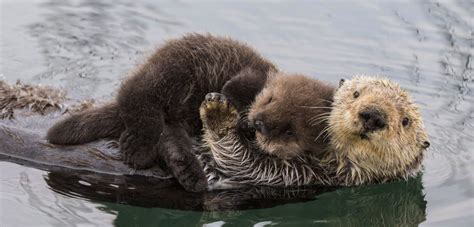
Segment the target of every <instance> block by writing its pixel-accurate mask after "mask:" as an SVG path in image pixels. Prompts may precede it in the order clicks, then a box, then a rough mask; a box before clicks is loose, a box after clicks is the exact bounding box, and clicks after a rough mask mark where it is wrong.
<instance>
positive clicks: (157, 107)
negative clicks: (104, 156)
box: [47, 34, 275, 191]
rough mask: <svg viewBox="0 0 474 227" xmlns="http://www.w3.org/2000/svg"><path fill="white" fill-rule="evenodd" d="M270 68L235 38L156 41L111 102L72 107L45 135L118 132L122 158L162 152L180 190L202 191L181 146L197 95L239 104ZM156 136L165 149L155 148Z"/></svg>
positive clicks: (186, 147) (70, 137) (62, 138)
mask: <svg viewBox="0 0 474 227" xmlns="http://www.w3.org/2000/svg"><path fill="white" fill-rule="evenodd" d="M274 70H275V66H273V64H272V63H270V62H268V61H267V60H265V59H263V58H262V57H261V56H260V55H259V54H257V53H256V52H255V51H253V50H252V49H251V48H249V47H248V46H246V45H244V44H241V43H239V42H236V41H233V40H231V39H227V38H220V37H214V36H210V35H199V34H190V35H186V36H184V37H183V38H180V39H176V40H171V41H169V42H167V43H166V44H165V45H164V46H162V47H161V48H159V49H158V50H157V51H156V52H155V54H154V55H153V56H152V57H151V58H150V59H149V60H148V62H147V63H146V64H145V65H143V66H142V67H141V68H139V70H138V71H137V72H136V73H135V74H134V75H133V76H132V77H131V78H129V79H128V80H127V81H125V82H124V83H123V84H122V87H121V88H120V90H119V93H118V96H117V100H116V103H114V104H111V105H108V106H105V107H102V108H99V109H96V110H92V111H88V112H84V113H83V114H79V115H72V116H71V117H69V118H67V119H65V120H63V121H61V122H59V123H57V124H56V125H55V126H53V127H52V128H51V129H50V130H49V132H48V136H47V138H48V140H49V141H51V142H52V143H56V144H79V143H87V142H90V141H93V140H96V139H100V138H105V137H116V136H117V135H118V134H121V136H120V146H121V150H122V151H123V152H124V156H125V162H126V163H127V164H129V165H131V166H134V167H135V168H139V169H141V168H148V167H150V166H152V165H154V164H155V163H156V161H157V160H158V158H159V157H160V156H162V155H161V154H160V152H164V153H166V155H165V156H166V157H167V158H164V161H165V162H166V163H165V164H166V165H167V166H168V167H169V168H170V169H171V172H172V173H173V174H174V175H175V177H176V178H177V179H178V181H179V182H180V183H181V184H182V185H183V186H184V187H185V188H186V189H187V190H190V191H203V190H205V189H206V183H205V182H206V180H205V177H204V173H203V171H202V168H201V166H200V165H199V164H198V162H197V161H196V159H195V157H194V156H192V155H189V154H191V153H190V149H191V148H190V144H191V137H192V136H195V135H198V134H200V133H201V129H202V125H201V121H200V119H199V113H198V109H199V105H200V104H201V102H202V100H204V96H205V95H206V94H207V93H209V92H219V91H220V92H223V93H224V94H226V95H228V97H229V98H230V99H231V100H233V99H234V98H235V103H236V105H237V106H239V108H241V109H244V108H245V107H246V106H247V105H248V104H250V103H251V101H252V100H253V98H254V97H255V95H256V94H257V93H258V92H259V91H260V90H261V88H262V87H263V84H264V83H265V81H266V77H267V73H268V72H269V71H274ZM251 80H253V81H254V82H252V81H251ZM226 83H227V84H226ZM223 88H224V89H223ZM240 97H244V99H241V98H240ZM103 113H106V114H105V115H104V114H103ZM107 113H109V114H110V115H108V114H107ZM109 117H110V118H109ZM160 138H163V140H161V141H162V142H161V146H163V147H164V148H167V149H162V148H160ZM164 150H166V151H164ZM184 172H186V173H187V174H183V173H184ZM180 174H181V175H180ZM188 178H193V179H197V180H189V179H188Z"/></svg>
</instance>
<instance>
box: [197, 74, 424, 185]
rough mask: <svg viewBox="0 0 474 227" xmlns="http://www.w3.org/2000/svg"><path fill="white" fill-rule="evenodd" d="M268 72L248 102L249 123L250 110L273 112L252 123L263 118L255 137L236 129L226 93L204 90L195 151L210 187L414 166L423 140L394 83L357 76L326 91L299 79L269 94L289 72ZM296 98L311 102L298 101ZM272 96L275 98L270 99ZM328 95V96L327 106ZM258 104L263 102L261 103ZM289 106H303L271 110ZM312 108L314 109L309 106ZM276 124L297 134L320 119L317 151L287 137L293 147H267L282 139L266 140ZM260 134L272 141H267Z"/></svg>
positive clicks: (347, 176) (355, 178)
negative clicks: (200, 137)
mask: <svg viewBox="0 0 474 227" xmlns="http://www.w3.org/2000/svg"><path fill="white" fill-rule="evenodd" d="M270 78H271V77H270ZM275 78H278V79H277V80H273V79H269V81H268V82H267V84H266V86H265V88H264V91H263V92H261V93H260V95H258V96H257V98H256V101H255V103H254V105H253V106H252V107H251V108H250V113H249V118H250V119H251V121H254V122H255V121H259V120H258V119H259V118H258V117H252V116H258V115H261V114H264V115H265V114H267V113H272V115H269V117H266V118H263V119H264V120H263V121H264V122H262V123H257V124H263V126H258V127H267V128H268V129H261V130H257V134H260V136H257V139H256V140H247V139H246V138H242V136H241V135H240V134H239V132H238V127H237V125H238V122H239V112H238V111H236V110H235V108H234V107H233V106H232V102H230V101H228V100H227V98H226V97H225V95H221V94H218V93H211V94H208V95H207V96H206V99H205V100H204V102H203V103H202V104H201V107H200V114H201V118H202V121H203V123H204V129H205V134H204V145H203V147H204V148H206V149H204V150H201V153H198V157H199V159H200V160H201V161H202V162H203V164H204V166H205V171H206V173H207V176H208V180H209V183H210V184H211V188H229V187H241V185H242V184H251V185H269V186H300V185H312V184H319V185H329V186H351V185H361V184H369V183H382V182H387V181H392V180H397V179H406V178H408V177H410V176H415V175H416V174H417V173H418V172H419V170H420V167H421V162H422V159H423V155H424V151H425V150H426V149H427V148H428V147H429V145H430V144H429V142H428V139H427V134H426V131H425V129H424V125H423V122H422V119H421V116H420V113H419V112H418V108H417V107H416V105H415V104H414V103H413V102H412V101H411V99H410V97H409V95H408V93H407V92H406V91H404V90H403V89H401V88H400V87H399V86H398V85H397V84H395V83H394V82H391V81H390V80H387V79H383V78H377V77H367V76H358V77H354V78H353V79H351V80H348V81H345V82H344V81H343V80H342V81H341V83H340V86H339V87H338V88H335V87H333V89H332V92H331V91H329V90H328V91H326V92H321V90H311V89H309V88H311V87H323V88H324V89H329V88H328V87H327V85H325V84H324V85H321V84H320V83H321V82H320V81H317V80H311V79H306V80H305V81H306V84H299V86H296V84H295V86H289V87H291V89H285V90H282V89H277V91H278V92H281V94H278V95H277V96H275V92H274V90H273V89H274V88H276V87H279V84H281V83H282V80H281V78H291V77H289V76H278V77H275ZM310 83H312V85H310ZM308 92H310V93H308ZM303 93H304V94H305V95H302V94H303ZM311 93H313V94H319V95H320V94H323V95H322V96H321V95H320V96H316V95H311ZM330 93H334V95H333V97H332V99H329V97H327V96H325V95H327V94H330ZM274 99H275V100H274ZM278 99H287V100H285V101H282V100H278ZM305 99H306V101H304V100H305ZM315 99H316V100H320V101H316V100H315ZM293 100H298V101H296V102H293ZM300 101H301V103H312V106H310V108H309V109H308V108H301V103H300ZM272 102H275V103H274V104H273V105H272V104H271V103H272ZM318 102H319V104H318ZM327 102H330V104H329V108H328V104H327ZM261 103H266V105H270V106H269V107H268V108H267V107H266V105H261ZM319 107H321V108H319ZM292 110H293V111H294V112H298V111H300V112H305V113H304V114H301V115H294V113H293V114H286V115H276V114H275V111H277V112H278V111H280V112H282V113H283V112H286V111H289V112H288V113H291V111H292ZM314 110H319V111H318V112H315V113H313V112H312V111H314ZM216 116H219V117H216ZM272 116H278V117H272ZM298 117H302V119H297V118H298ZM252 118H253V119H252ZM304 121H307V122H308V124H307V125H306V126H304V125H303V126H301V125H299V127H293V126H291V127H288V126H287V123H285V124H281V122H304ZM254 124H255V123H254ZM275 124H277V125H279V126H278V127H281V128H278V127H277V128H276V129H275V130H276V131H275V133H276V134H277V135H279V136H280V137H281V136H283V135H285V134H286V133H285V132H286V129H287V128H291V129H292V130H293V131H292V133H291V135H299V134H304V133H300V132H299V130H301V132H305V133H306V130H307V129H308V128H311V127H312V124H323V125H326V127H325V128H324V129H323V130H321V131H319V134H318V136H315V137H314V140H319V139H320V138H321V135H323V136H322V137H323V142H324V143H323V145H324V146H323V147H322V148H320V149H321V150H320V151H319V152H305V151H306V150H305V149H300V146H299V145H297V143H295V142H291V143H294V144H295V145H294V147H295V148H296V149H295V150H291V151H285V152H282V151H280V150H278V149H277V150H275V151H274V150H272V149H273V147H277V148H278V146H279V145H278V144H279V143H283V142H282V140H272V138H273V137H272V135H273V134H272V131H271V130H273V128H274V127H273V126H272V125H275ZM318 127H321V125H320V126H318ZM281 129H285V130H281ZM265 130H270V131H269V132H265ZM325 133H326V134H325ZM314 135H315V134H313V136H314ZM305 140H306V139H305ZM267 141H271V142H273V143H275V144H271V143H270V144H267V143H268V142H267ZM292 152H293V154H291V153H292Z"/></svg>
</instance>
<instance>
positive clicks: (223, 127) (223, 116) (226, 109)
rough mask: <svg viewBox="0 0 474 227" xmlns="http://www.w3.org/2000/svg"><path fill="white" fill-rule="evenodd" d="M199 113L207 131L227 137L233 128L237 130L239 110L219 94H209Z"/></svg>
mask: <svg viewBox="0 0 474 227" xmlns="http://www.w3.org/2000/svg"><path fill="white" fill-rule="evenodd" d="M199 113H200V114H201V120H202V122H203V124H204V127H205V129H206V130H211V131H213V132H214V133H217V134H218V135H219V136H223V135H226V134H227V133H228V131H229V130H230V129H231V128H235V127H236V126H237V123H238V118H239V113H238V112H237V109H236V108H235V107H234V106H233V105H232V104H231V103H230V101H229V100H228V99H227V98H226V97H225V96H224V95H222V94H219V93H209V94H207V95H206V98H205V100H204V101H203V102H202V104H201V107H200V109H199Z"/></svg>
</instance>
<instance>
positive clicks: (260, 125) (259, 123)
mask: <svg viewBox="0 0 474 227" xmlns="http://www.w3.org/2000/svg"><path fill="white" fill-rule="evenodd" d="M262 118H263V117H262V115H261V114H257V116H255V119H254V121H253V127H254V128H255V130H256V131H257V132H260V133H262V134H267V133H268V130H267V127H266V126H265V123H264V121H263V119H262Z"/></svg>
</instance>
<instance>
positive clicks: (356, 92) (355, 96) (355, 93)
mask: <svg viewBox="0 0 474 227" xmlns="http://www.w3.org/2000/svg"><path fill="white" fill-rule="evenodd" d="M359 95H360V94H359V92H358V91H355V92H354V98H355V99H356V98H357V97H359Z"/></svg>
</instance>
